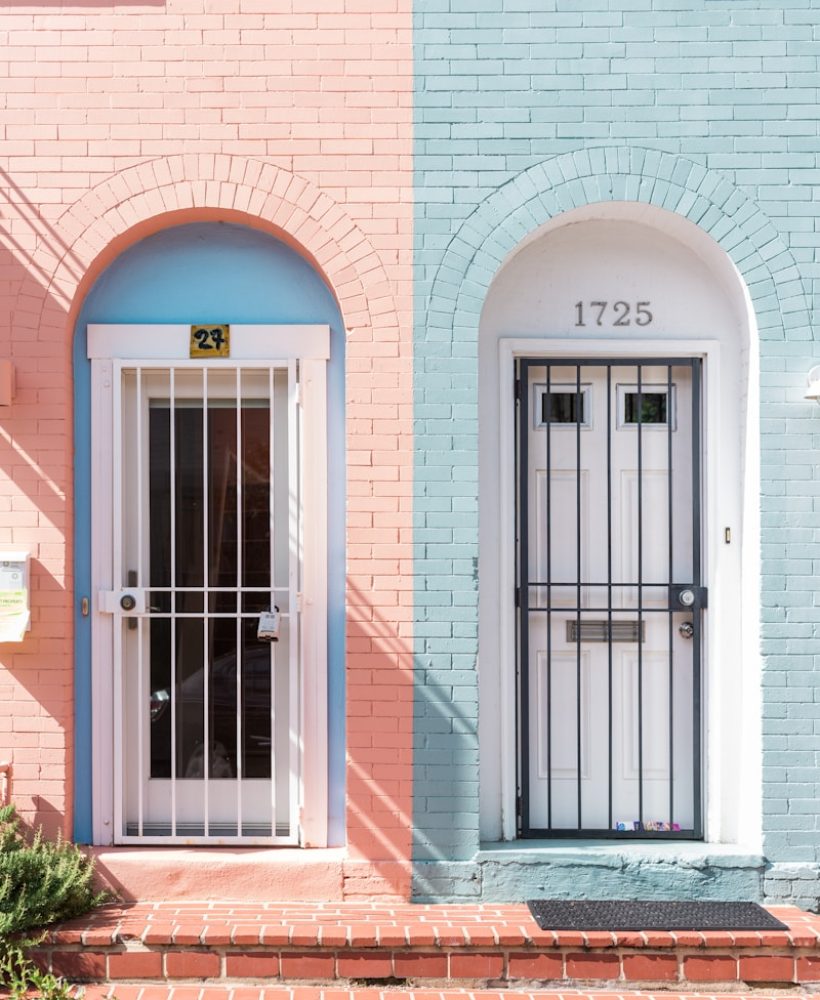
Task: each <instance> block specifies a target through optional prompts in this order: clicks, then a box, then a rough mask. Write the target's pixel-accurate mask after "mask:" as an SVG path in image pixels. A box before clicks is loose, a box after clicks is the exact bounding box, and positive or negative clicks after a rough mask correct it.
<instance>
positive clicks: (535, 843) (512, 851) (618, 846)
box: [475, 840, 766, 868]
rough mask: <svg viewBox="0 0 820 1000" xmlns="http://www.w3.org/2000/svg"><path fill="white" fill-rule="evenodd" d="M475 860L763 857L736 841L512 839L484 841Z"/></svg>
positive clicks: (721, 862)
mask: <svg viewBox="0 0 820 1000" xmlns="http://www.w3.org/2000/svg"><path fill="white" fill-rule="evenodd" d="M475 860H476V861H477V862H478V863H479V864H481V863H482V862H484V863H486V862H498V863H501V864H509V863H514V864H524V865H526V864H533V865H543V864H552V865H573V866H575V865H584V866H597V867H601V868H620V867H622V866H623V865H630V864H652V863H656V864H670V863H673V864H676V865H688V866H691V867H693V868H703V867H711V868H762V867H763V866H764V865H765V864H766V859H765V857H764V856H763V855H762V854H761V853H759V852H758V851H753V850H750V849H749V848H748V847H744V846H743V845H739V844H714V843H713V844H708V843H704V842H702V841H692V840H664V841H657V840H655V841H623V840H619V841H614V840H610V841H604V840H572V841H570V840H512V841H504V842H499V843H484V844H482V845H481V848H480V850H479V852H478V854H477V855H476V857H475Z"/></svg>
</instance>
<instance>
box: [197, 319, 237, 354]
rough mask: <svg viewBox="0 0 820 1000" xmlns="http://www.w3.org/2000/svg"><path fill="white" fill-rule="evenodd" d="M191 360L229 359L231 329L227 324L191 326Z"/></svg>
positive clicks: (198, 324)
mask: <svg viewBox="0 0 820 1000" xmlns="http://www.w3.org/2000/svg"><path fill="white" fill-rule="evenodd" d="M188 356H189V357H191V358H229V357H230V356H231V328H230V326H229V325H228V324H227V323H224V324H215V323H197V324H194V325H192V326H191V343H190V350H189V354H188Z"/></svg>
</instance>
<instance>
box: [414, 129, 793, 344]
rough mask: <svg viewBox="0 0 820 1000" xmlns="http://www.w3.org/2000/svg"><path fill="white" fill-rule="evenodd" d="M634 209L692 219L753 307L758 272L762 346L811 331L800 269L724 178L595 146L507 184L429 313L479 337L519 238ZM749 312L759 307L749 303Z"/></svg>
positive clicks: (661, 158)
mask: <svg viewBox="0 0 820 1000" xmlns="http://www.w3.org/2000/svg"><path fill="white" fill-rule="evenodd" d="M612 200H627V201H638V202H643V203H645V204H651V205H654V206H655V207H658V208H664V209H667V210H668V211H672V212H676V213H677V214H679V215H681V216H683V217H685V218H687V219H689V220H690V221H691V222H693V223H694V224H695V225H697V226H699V227H700V228H701V229H703V230H704V232H706V233H708V234H709V235H710V236H711V237H712V238H713V239H714V240H715V242H716V243H717V244H718V245H719V246H720V247H721V248H722V249H723V250H724V251H725V252H726V253H727V254H728V255H729V257H730V258H731V259H732V260H733V262H734V263H735V265H736V267H737V268H738V271H739V272H740V274H741V276H742V277H743V279H744V281H745V282H746V284H747V287H748V288H749V292H750V295H751V297H752V302H753V303H755V299H756V297H757V299H758V300H760V299H762V298H763V295H762V294H757V296H756V289H757V288H759V287H760V284H761V281H760V278H759V274H760V273H761V272H762V273H763V274H765V277H766V279H767V280H768V282H769V283H770V287H771V288H773V289H774V292H775V295H776V297H777V300H778V305H779V309H778V318H777V320H771V319H769V318H767V320H766V321H765V322H763V323H761V325H760V328H759V334H760V336H761V338H763V339H783V338H785V337H787V336H789V335H790V334H792V333H794V332H798V331H800V332H803V334H805V333H806V331H810V330H811V313H810V310H809V307H808V301H807V297H806V292H805V288H804V286H803V283H802V279H801V278H800V274H799V269H798V268H797V265H796V262H795V260H794V257H793V255H792V254H791V252H790V250H789V249H788V247H787V246H786V244H785V243H784V241H783V239H782V237H781V235H780V234H779V232H778V230H777V228H776V227H775V225H774V224H773V222H772V221H771V220H770V219H769V218H768V217H767V216H766V215H765V214H764V213H763V212H762V211H761V210H760V208H759V207H758V206H757V205H755V204H754V202H753V201H752V200H751V199H750V198H748V196H747V195H745V194H744V193H743V192H742V191H741V190H740V189H739V188H737V187H736V186H735V185H733V184H732V183H731V182H730V181H729V180H728V179H727V178H726V177H724V176H723V175H722V174H719V173H717V172H715V171H711V170H708V169H707V168H705V167H703V166H702V165H701V164H698V163H696V162H695V161H693V160H688V159H686V158H685V157H681V156H677V155H675V154H672V153H666V152H662V151H659V150H651V149H642V148H640V147H596V148H594V149H587V150H576V151H574V152H571V153H566V154H563V155H561V156H557V157H553V158H551V159H550V160H545V161H542V162H541V163H538V164H535V165H533V166H532V167H529V168H528V169H527V170H525V171H522V172H521V173H520V174H518V175H517V176H515V177H513V178H511V179H510V180H509V181H508V182H507V183H506V184H505V185H504V186H503V187H501V188H499V189H498V190H497V191H495V192H493V194H491V195H489V196H488V197H487V198H486V199H485V201H484V202H482V203H481V204H480V205H478V206H477V207H476V209H475V210H474V211H473V212H472V213H471V214H470V215H469V216H468V217H467V218H466V219H465V220H464V221H463V223H462V225H461V226H460V227H459V229H458V231H457V233H456V234H455V236H454V238H453V240H452V241H451V243H450V246H449V247H448V249H447V251H446V252H445V254H444V257H443V258H442V261H441V263H440V265H439V268H438V270H437V272H436V275H435V277H434V279H433V283H432V287H431V295H430V304H431V307H432V308H433V309H434V310H435V311H436V312H437V313H439V314H441V313H442V312H444V313H447V312H450V313H452V314H454V315H455V316H457V317H458V320H459V323H460V324H463V323H465V322H468V323H471V325H473V326H474V327H475V329H476V331H477V327H478V318H479V315H480V310H481V305H482V303H483V300H484V298H485V297H486V293H487V291H488V289H489V286H490V282H491V281H492V278H493V277H494V276H495V274H496V273H497V271H498V269H499V267H500V266H501V264H502V263H503V262H504V260H506V259H507V257H508V256H509V254H510V253H512V252H513V250H514V249H515V247H516V246H518V245H519V244H520V242H521V240H522V239H523V238H524V236H526V235H529V234H530V233H532V232H534V231H536V230H537V229H538V228H539V227H540V226H542V225H544V224H545V223H547V222H549V221H550V219H552V218H554V217H555V216H556V215H558V214H561V213H563V212H565V211H569V210H571V209H573V208H580V207H582V206H585V205H589V204H595V203H597V202H606V201H612ZM755 304H756V303H755Z"/></svg>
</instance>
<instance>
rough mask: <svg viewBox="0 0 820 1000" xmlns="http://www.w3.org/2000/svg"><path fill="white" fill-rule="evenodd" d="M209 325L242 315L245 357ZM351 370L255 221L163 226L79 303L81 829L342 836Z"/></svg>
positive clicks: (317, 287) (328, 305) (316, 282)
mask: <svg viewBox="0 0 820 1000" xmlns="http://www.w3.org/2000/svg"><path fill="white" fill-rule="evenodd" d="M202 322H205V323H208V324H229V325H230V353H229V354H227V355H226V356H223V357H207V356H206V357H203V356H202V355H200V356H199V357H195V356H194V352H193V350H192V348H191V343H192V341H191V337H192V336H193V334H192V331H191V326H192V324H197V323H202ZM343 372H344V337H343V326H342V321H341V316H340V313H339V310H338V306H337V303H336V301H335V299H334V297H333V294H332V293H331V291H330V290H329V289H328V287H327V285H326V284H325V282H324V281H323V279H322V277H321V275H319V274H318V272H317V271H316V270H315V269H314V268H313V267H312V266H311V265H310V264H309V263H308V262H307V261H306V260H304V259H303V258H302V257H301V256H300V255H299V254H298V253H296V252H295V251H294V250H292V249H291V248H289V247H287V246H286V245H285V244H283V243H281V242H279V241H277V240H275V239H274V238H272V237H270V236H267V235H265V234H263V233H261V232H258V231H256V230H252V229H248V228H246V227H243V226H238V225H233V224H224V223H197V224H191V225H186V226H180V227H176V228H172V229H168V230H164V231H161V232H159V233H157V234H156V235H154V236H152V237H149V238H147V239H145V240H143V241H142V242H140V243H138V244H136V245H135V246H133V247H132V248H130V249H129V250H127V251H126V252H124V253H123V254H122V255H121V256H120V257H119V258H118V259H117V260H116V261H115V262H114V264H112V265H111V266H110V267H109V268H108V269H107V270H106V271H105V272H104V273H103V274H102V275H101V276H100V278H99V279H98V281H97V282H96V283H95V285H94V287H93V289H92V290H91V292H90V293H89V295H88V296H87V298H86V300H85V303H84V305H83V309H82V311H81V314H80V317H79V321H78V324H77V332H76V337H75V386H76V396H75V398H76V406H75V414H76V416H75V434H76V442H77V462H76V497H77V503H76V510H77V524H76V578H77V594H78V595H79V600H78V609H77V610H78V618H77V657H76V662H77V755H76V761H77V766H76V773H77V789H78V800H77V810H76V815H77V824H76V836H77V839H78V840H82V841H87V842H94V843H99V844H105V843H150V842H154V843H168V842H176V841H177V840H178V839H179V838H181V837H184V838H185V839H186V840H187V841H188V842H191V839H192V838H193V839H194V840H197V839H200V840H201V842H207V843H237V842H238V843H253V842H256V843H276V842H300V841H301V840H303V839H309V840H310V841H311V842H312V843H314V844H321V843H326V842H331V843H339V842H341V839H342V833H341V831H342V825H343V796H344V752H343V730H344V722H343V714H344V697H343V692H344V680H343V678H344V669H343V667H344V665H343V656H344V637H343V630H342V629H341V628H336V629H329V628H328V620H329V619H334V618H335V619H336V621H341V620H342V619H343V607H344V597H343V593H344V560H343V558H342V557H341V555H342V553H343V547H344V543H343V531H344V529H343V518H344V489H343V487H342V483H343V482H344V439H343V420H342V419H341V416H342V414H343V412H344V403H343V400H344V375H343ZM310 376H315V378H314V381H313V386H312V387H311V386H310V385H309V384H308V383H309V381H310V378H309V377H310ZM325 377H326V383H327V391H326V392H325V390H324V389H323V388H321V386H322V383H323V382H324V381H325ZM319 397H320V398H319ZM311 400H312V402H310V406H309V405H308V403H309V401H311ZM314 404H315V405H314ZM311 407H313V408H311ZM325 414H326V416H325ZM106 415H108V416H106ZM320 451H321V452H322V454H320ZM311 463H313V465H314V467H315V468H314V480H315V482H314V483H313V486H312V487H311V486H310V484H309V483H308V482H307V479H308V477H309V474H310V467H311ZM112 473H113V475H112ZM327 482H329V483H331V484H335V486H336V488H334V489H332V490H330V491H327V490H326V483H327ZM319 483H321V489H320V490H317V489H316V488H315V487H316V486H317V485H319ZM106 491H108V492H107V493H106ZM325 508H326V511H325ZM106 511H108V512H109V513H106ZM312 518H314V519H315V518H318V519H319V522H320V523H319V527H318V528H317V530H315V531H314V530H311V531H309V532H308V536H307V542H306V543H305V537H306V534H305V531H306V529H305V525H306V522H307V521H308V520H311V519H312ZM317 523H318V522H316V521H315V520H312V521H311V526H312V527H315V526H316V524H317ZM106 539H108V541H106ZM305 544H307V548H308V549H310V547H311V546H313V547H314V548H315V547H316V545H317V544H318V545H319V548H320V549H321V551H317V552H315V553H312V554H310V553H309V552H308V551H307V550H306V549H305ZM106 546H108V548H106ZM308 559H309V560H310V561H311V563H312V566H313V567H314V568H315V567H317V566H321V574H320V576H321V579H320V578H319V576H317V575H316V573H315V572H314V581H315V584H314V586H315V587H318V591H317V592H321V594H322V595H324V594H326V595H327V597H326V600H325V599H320V600H319V602H318V603H317V604H316V605H313V604H311V608H314V607H315V608H317V609H319V610H317V611H315V612H313V611H311V612H310V614H313V615H314V620H313V625H312V626H311V628H312V640H311V642H310V643H308V644H309V645H312V646H313V648H314V651H315V655H314V664H315V663H318V662H319V661H323V660H325V659H327V688H328V690H329V693H330V697H329V698H328V699H327V701H324V700H323V701H322V705H321V713H320V714H321V715H322V718H324V717H325V715H327V722H326V724H324V723H323V724H322V726H321V727H319V728H321V729H322V731H323V732H326V733H327V749H326V750H324V749H322V752H321V754H320V753H318V752H313V750H311V751H310V752H309V753H312V757H311V758H310V759H308V755H306V754H305V753H303V752H302V751H301V749H300V748H301V747H303V746H304V745H305V744H306V743H307V744H308V745H311V739H310V736H309V735H308V736H307V737H306V734H305V732H304V727H305V725H306V722H305V720H306V710H305V705H304V701H303V700H302V699H301V698H300V690H301V687H302V686H303V684H304V680H305V677H304V670H305V662H304V659H303V658H301V659H300V657H302V650H303V649H304V647H305V638H306V635H307V631H306V630H307V627H308V626H307V623H306V619H305V616H304V614H303V609H302V607H301V601H302V597H303V595H304V593H305V578H306V574H309V573H310V567H309V566H308V565H307V560H308ZM260 560H261V562H260ZM172 563H173V564H174V565H173V567H172V565H171V564H172ZM106 567H108V568H106ZM106 574H108V577H109V579H106ZM260 574H261V575H260ZM262 577H264V580H263V579H262ZM99 592H102V593H103V595H105V594H106V593H107V594H108V598H107V599H106V598H105V596H103V598H102V599H100V598H99V597H98V594H99ZM266 592H267V593H266ZM83 596H86V599H87V602H88V603H84V602H83V601H82V597H83ZM129 596H130V597H132V598H133V599H135V601H136V606H135V607H133V608H131V609H130V611H131V613H130V614H129V613H128V612H129V609H127V608H124V607H123V605H122V599H123V598H127V597H129ZM106 600H108V604H106ZM275 606H278V607H279V609H280V612H281V622H280V634H279V641H278V642H276V643H269V644H267V645H265V644H263V639H262V638H260V637H259V635H258V634H257V633H258V632H259V626H260V622H259V615H260V613H261V612H262V611H264V610H267V609H268V608H269V607H270V608H273V607H275ZM326 607H327V608H328V609H329V611H328V613H326V612H325V608H326ZM319 618H321V621H319V620H318V619H319ZM297 619H299V620H301V623H300V628H301V630H302V638H301V641H300V642H298V643H297V641H296V639H295V629H296V622H297ZM109 647H110V648H109ZM106 662H107V663H108V670H107V671H106V669H105V664H106ZM323 676H324V675H323ZM323 684H324V682H323ZM313 701H314V702H315V699H313ZM92 706H93V709H92ZM313 707H315V706H311V710H312V709H313ZM308 714H309V713H308ZM307 724H308V725H310V726H316V721H315V720H314V721H313V722H309V723H307ZM323 743H324V739H323V738H322V739H320V740H319V743H318V744H312V746H313V747H317V746H318V747H321V746H322V744H323ZM320 757H321V760H320V759H319V758H320ZM311 774H312V775H313V776H314V778H315V780H313V781H311V778H310V776H311ZM308 784H310V787H308ZM263 786H264V787H263ZM328 786H329V788H330V794H329V795H328V794H327V788H328ZM314 793H315V794H318V796H319V797H320V798H321V799H322V804H321V806H320V808H318V809H311V813H312V815H317V814H318V815H319V816H320V822H319V826H320V827H321V829H319V830H312V831H310V832H309V833H308V836H307V838H305V831H304V830H300V829H299V825H298V821H297V820H298V811H299V807H300V805H301V804H302V803H303V802H304V796H305V795H310V796H313V795H314ZM311 802H312V804H314V803H315V798H312V799H311ZM262 803H264V806H263V805H262ZM257 813H258V815H257ZM328 828H329V833H328V832H327V831H328Z"/></svg>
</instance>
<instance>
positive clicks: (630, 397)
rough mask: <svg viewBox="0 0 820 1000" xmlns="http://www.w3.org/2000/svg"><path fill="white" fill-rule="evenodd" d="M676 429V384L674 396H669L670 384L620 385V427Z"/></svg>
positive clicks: (673, 390)
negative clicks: (670, 427) (670, 426)
mask: <svg viewBox="0 0 820 1000" xmlns="http://www.w3.org/2000/svg"><path fill="white" fill-rule="evenodd" d="M670 421H671V425H672V430H674V429H675V386H674V385H673V386H672V398H671V399H670V398H669V386H668V385H647V384H644V385H641V387H640V391H639V390H638V386H637V385H619V386H618V427H619V428H626V427H637V426H638V425H639V424H640V426H641V428H642V429H647V430H650V429H652V428H668V427H669V425H670Z"/></svg>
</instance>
